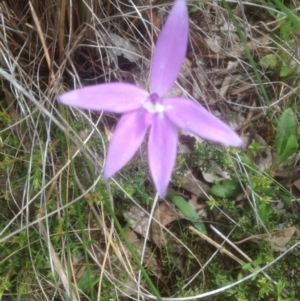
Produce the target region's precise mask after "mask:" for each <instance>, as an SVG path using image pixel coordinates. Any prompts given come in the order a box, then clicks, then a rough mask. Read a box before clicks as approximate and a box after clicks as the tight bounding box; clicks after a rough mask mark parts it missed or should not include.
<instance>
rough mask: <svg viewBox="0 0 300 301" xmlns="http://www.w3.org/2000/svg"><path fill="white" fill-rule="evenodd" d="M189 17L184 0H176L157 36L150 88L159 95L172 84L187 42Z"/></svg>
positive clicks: (180, 64) (164, 92)
mask: <svg viewBox="0 0 300 301" xmlns="http://www.w3.org/2000/svg"><path fill="white" fill-rule="evenodd" d="M188 27H189V18H188V10H187V6H186V2H185V0H176V2H175V4H174V6H173V8H172V9H171V12H170V14H169V17H168V19H167V21H166V23H165V25H164V27H163V29H162V30H161V32H160V35H159V37H158V40H157V43H156V48H155V52H154V54H153V58H152V67H151V68H152V69H151V88H152V92H154V93H157V94H158V95H159V96H163V95H164V94H166V93H167V92H168V91H169V90H170V89H171V87H172V86H173V84H174V82H175V80H176V78H177V76H178V74H179V71H180V69H181V66H182V63H183V60H184V58H185V54H186V50H187V42H188Z"/></svg>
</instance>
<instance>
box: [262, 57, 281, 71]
mask: <svg viewBox="0 0 300 301" xmlns="http://www.w3.org/2000/svg"><path fill="white" fill-rule="evenodd" d="M259 65H260V66H261V67H262V68H264V69H267V68H275V67H276V66H277V65H278V60H277V56H276V55H274V54H267V55H265V56H263V57H262V58H261V59H260V61H259Z"/></svg>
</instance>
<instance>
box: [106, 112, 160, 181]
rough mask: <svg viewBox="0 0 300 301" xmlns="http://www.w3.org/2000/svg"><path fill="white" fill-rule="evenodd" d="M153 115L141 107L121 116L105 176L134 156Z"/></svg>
mask: <svg viewBox="0 0 300 301" xmlns="http://www.w3.org/2000/svg"><path fill="white" fill-rule="evenodd" d="M153 116H154V115H153V114H149V113H148V112H147V111H146V110H144V109H140V110H137V111H134V112H131V113H127V114H124V115H123V116H122V117H121V119H120V121H119V122H118V124H117V127H116V129H115V132H114V134H113V136H112V139H111V141H110V145H109V148H108V153H107V157H106V165H105V169H104V173H103V177H104V178H106V179H107V178H109V177H111V176H112V175H113V174H115V173H116V172H117V171H118V170H120V169H121V168H122V167H123V166H124V165H125V164H126V163H128V161H129V160H130V159H131V158H132V157H133V156H134V154H135V152H136V151H137V150H138V148H139V146H140V145H141V143H142V141H143V138H144V136H145V134H146V131H147V129H148V128H149V126H150V125H151V123H152V120H153Z"/></svg>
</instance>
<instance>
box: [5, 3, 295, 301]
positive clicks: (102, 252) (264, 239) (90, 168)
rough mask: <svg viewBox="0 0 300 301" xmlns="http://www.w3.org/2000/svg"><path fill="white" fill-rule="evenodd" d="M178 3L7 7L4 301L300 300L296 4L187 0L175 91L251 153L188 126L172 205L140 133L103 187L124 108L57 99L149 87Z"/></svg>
mask: <svg viewBox="0 0 300 301" xmlns="http://www.w3.org/2000/svg"><path fill="white" fill-rule="evenodd" d="M173 4H174V3H173V2H168V1H160V2H159V1H158V2H157V1H154V2H151V1H148V2H147V1H135V0H134V1H127V2H126V1H124V2H122V1H100V0H88V1H70V0H60V1H36V0H34V1H31V2H29V1H1V2H0V80H1V82H0V106H1V109H0V202H1V203H0V204H1V212H0V298H2V300H5V301H14V300H168V301H171V300H174V301H176V300H177V301H181V300H182V301H183V300H198V299H203V300H239V301H242V300H278V301H279V300H281V301H283V300H285V301H288V300H290V301H292V300H299V299H300V259H299V224H300V219H299V193H300V167H299V158H300V157H299V142H298V141H299V113H298V112H299V106H300V102H299V72H300V65H299V59H300V48H299V33H300V20H299V19H298V17H297V13H298V7H299V3H298V2H297V1H294V2H292V1H290V2H287V1H285V2H280V1H278V0H275V1H266V2H263V1H256V2H239V1H230V2H225V1H211V2H202V1H188V2H187V5H188V14H189V42H188V49H187V53H186V57H185V60H184V64H183V65H182V68H181V71H180V75H179V77H178V78H177V82H176V84H175V85H174V86H173V88H172V89H171V90H170V91H169V94H168V97H174V96H179V97H186V98H190V99H193V100H195V101H196V102H198V103H199V104H201V105H202V106H204V107H205V108H206V109H207V110H208V111H210V112H211V113H212V114H214V115H215V116H217V117H218V118H219V119H221V120H222V121H223V122H225V123H226V124H228V125H229V126H230V127H231V128H232V129H233V130H234V131H235V132H236V133H238V135H239V136H240V137H241V139H242V140H243V142H244V147H243V148H234V147H224V146H221V145H218V144H216V143H211V142H208V141H204V140H202V139H200V138H199V137H198V136H195V135H193V134H191V133H189V132H186V131H183V130H181V131H179V133H178V135H179V144H178V155H177V158H176V164H175V167H174V170H173V173H172V177H171V182H170V184H169V186H168V191H167V194H166V196H165V197H164V198H160V197H158V195H157V194H156V189H155V186H154V184H153V180H152V177H151V174H150V171H149V166H148V162H147V161H148V159H147V158H148V148H147V140H148V139H147V138H148V137H147V136H146V137H145V139H144V142H143V143H142V144H141V146H140V148H139V150H138V152H137V153H136V155H135V156H134V158H133V159H132V160H131V161H130V162H129V164H127V165H126V167H125V168H123V169H122V170H121V171H120V172H118V173H117V174H115V175H114V176H113V177H112V178H110V179H108V180H103V178H102V173H103V168H104V165H105V160H106V155H107V149H108V145H109V142H110V140H111V139H112V137H113V135H114V130H115V126H116V124H117V122H118V121H119V120H120V114H118V113H107V112H96V111H88V110H81V109H77V108H74V107H68V106H64V105H61V104H59V103H58V102H57V96H58V95H61V94H63V93H65V92H67V91H70V90H73V89H75V88H80V87H85V86H90V85H94V84H103V83H112V82H127V83H131V84H135V85H137V86H139V87H141V88H143V89H145V90H148V88H149V72H150V61H151V57H152V54H153V52H154V49H155V43H156V41H157V37H158V35H159V32H160V31H161V29H162V28H163V25H164V24H165V21H166V19H167V17H168V14H169V12H170V10H171V8H172V6H173ZM82 101H83V102H84V101H85V100H84V99H82ZM122 147H123V148H124V152H126V149H128V147H129V146H128V145H126V143H125V144H124V145H123V146H122ZM157 147H159V145H157Z"/></svg>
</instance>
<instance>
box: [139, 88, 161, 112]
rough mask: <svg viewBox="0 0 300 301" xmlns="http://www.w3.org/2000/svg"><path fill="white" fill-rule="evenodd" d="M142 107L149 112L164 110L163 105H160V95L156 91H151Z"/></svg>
mask: <svg viewBox="0 0 300 301" xmlns="http://www.w3.org/2000/svg"><path fill="white" fill-rule="evenodd" d="M143 107H144V109H146V110H147V111H148V112H149V113H153V114H154V113H161V112H163V111H164V110H165V108H164V106H163V105H161V101H160V97H159V96H158V94H156V93H152V94H150V95H149V97H148V98H147V99H146V101H145V102H144V104H143Z"/></svg>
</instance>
